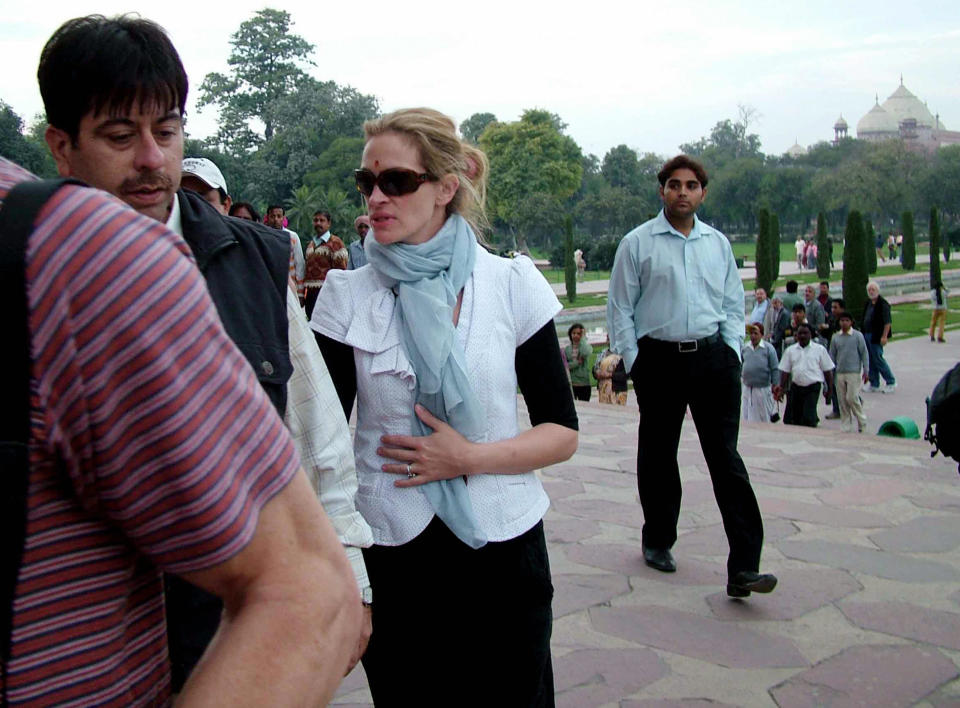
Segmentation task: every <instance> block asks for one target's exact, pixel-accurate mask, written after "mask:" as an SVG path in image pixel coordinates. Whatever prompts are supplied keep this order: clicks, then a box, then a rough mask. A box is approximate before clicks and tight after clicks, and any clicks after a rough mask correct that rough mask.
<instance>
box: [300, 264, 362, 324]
mask: <svg viewBox="0 0 960 708" xmlns="http://www.w3.org/2000/svg"><path fill="white" fill-rule="evenodd" d="M346 275H347V271H342V270H339V269H337V270H330V271H328V272H327V278H326V280H324V281H323V287H322V288H321V289H320V294H319V295H318V296H317V303H316V305H314V307H313V313H312V315H311V317H310V329H312V330H313V331H314V332H319V333H320V334H323V335H325V336H327V337H330V338H331V339H334V340H336V341H338V342H342V341H344V339H345V338H346V336H347V332H348V331H349V329H350V320H351V318H352V316H353V311H354V294H353V292H352V291H351V288H350V282H349V280H348V279H347V277H346Z"/></svg>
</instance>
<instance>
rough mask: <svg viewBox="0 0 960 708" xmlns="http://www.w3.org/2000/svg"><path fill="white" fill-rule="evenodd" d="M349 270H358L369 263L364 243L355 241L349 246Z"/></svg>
mask: <svg viewBox="0 0 960 708" xmlns="http://www.w3.org/2000/svg"><path fill="white" fill-rule="evenodd" d="M347 251H348V254H347V255H348V258H347V270H356V269H357V268H362V267H363V266H365V265H366V264H367V252H366V251H364V250H363V243H361V242H360V241H353V242H351V243H350V245H349V246H348V247H347Z"/></svg>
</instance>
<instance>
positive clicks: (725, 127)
mask: <svg viewBox="0 0 960 708" xmlns="http://www.w3.org/2000/svg"><path fill="white" fill-rule="evenodd" d="M738 111H739V117H738V119H737V120H736V121H731V120H730V119H729V118H728V119H727V120H722V121H720V122H719V123H717V124H716V125H714V126H713V129H712V130H711V131H710V135H709V136H708V137H705V138H700V140H698V141H697V142H695V143H684V144H683V145H681V146H680V151H681V152H683V153H686V154H687V155H691V156H694V157H698V158H700V159H702V160H703V162H704V163H705V164H706V165H707V167H709V168H712V169H719V168H721V167H723V166H724V165H726V164H727V163H729V162H731V161H733V160H739V159H741V158H748V157H753V158H757V157H762V156H763V155H762V153H761V152H760V136H759V135H757V134H756V133H751V132H750V124H751V123H753V122H754V121H755V120H756V118H758V117H759V116H758V115H757V112H756V110H755V109H754V108H752V107H750V106H744V105H741V106H738Z"/></svg>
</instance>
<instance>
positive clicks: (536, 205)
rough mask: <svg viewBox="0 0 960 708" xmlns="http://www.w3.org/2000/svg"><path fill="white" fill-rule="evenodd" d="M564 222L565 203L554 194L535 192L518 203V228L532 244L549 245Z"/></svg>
mask: <svg viewBox="0 0 960 708" xmlns="http://www.w3.org/2000/svg"><path fill="white" fill-rule="evenodd" d="M563 224H564V220H563V204H562V203H561V202H560V200H559V199H557V198H556V197H555V196H553V195H552V194H547V193H545V192H535V193H533V194H528V195H527V196H525V197H524V198H523V199H522V200H521V201H520V202H519V204H517V228H518V229H519V230H520V231H521V233H523V234H524V236H525V237H526V238H527V241H528V243H530V244H533V245H536V246H548V245H549V244H550V242H551V241H556V240H557V238H556V237H557V236H558V235H559V233H560V232H561V230H562V229H563Z"/></svg>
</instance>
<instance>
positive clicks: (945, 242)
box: [940, 233, 953, 263]
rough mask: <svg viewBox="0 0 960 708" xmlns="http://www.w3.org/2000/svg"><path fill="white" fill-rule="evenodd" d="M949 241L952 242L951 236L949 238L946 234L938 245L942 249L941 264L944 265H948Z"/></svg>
mask: <svg viewBox="0 0 960 708" xmlns="http://www.w3.org/2000/svg"><path fill="white" fill-rule="evenodd" d="M951 241H953V239H952V238H951V236H950V234H949V233H947V234H946V235H945V236H944V238H942V239H941V244H940V245H941V247H942V249H943V262H944V263H949V262H950V246H951Z"/></svg>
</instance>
